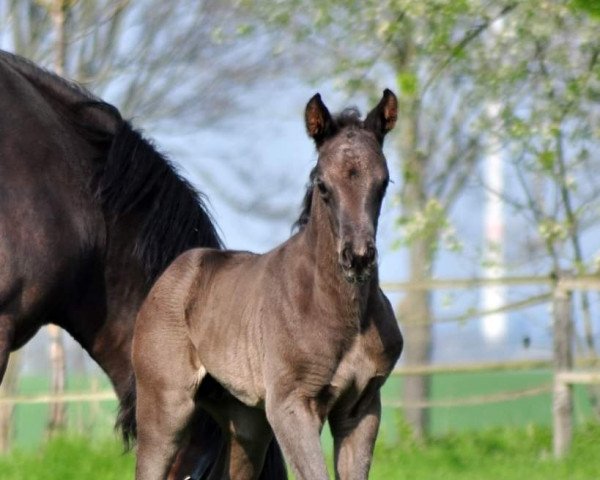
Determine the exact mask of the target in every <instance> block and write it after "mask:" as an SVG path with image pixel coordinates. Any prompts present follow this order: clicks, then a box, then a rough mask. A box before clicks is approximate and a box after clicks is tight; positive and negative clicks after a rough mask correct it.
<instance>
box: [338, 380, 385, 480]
mask: <svg viewBox="0 0 600 480" xmlns="http://www.w3.org/2000/svg"><path fill="white" fill-rule="evenodd" d="M380 397H381V395H380V392H379V390H378V389H377V390H376V391H373V390H371V391H369V390H367V392H366V395H365V396H363V398H362V399H361V400H360V402H359V403H358V405H355V406H353V407H352V409H350V410H348V409H345V408H342V409H340V410H339V411H333V412H331V414H330V415H329V425H330V426H331V433H332V435H333V442H334V463H335V478H336V479H338V480H366V479H367V478H368V476H369V469H370V467H371V459H372V458H373V448H374V447H375V439H376V438H377V431H378V430H379V420H380V418H381V398H380Z"/></svg>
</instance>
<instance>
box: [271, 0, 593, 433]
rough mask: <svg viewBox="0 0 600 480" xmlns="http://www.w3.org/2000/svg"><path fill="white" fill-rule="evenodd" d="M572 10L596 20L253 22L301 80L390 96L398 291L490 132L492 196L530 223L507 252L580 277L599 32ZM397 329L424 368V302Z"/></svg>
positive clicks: (306, 14)
mask: <svg viewBox="0 0 600 480" xmlns="http://www.w3.org/2000/svg"><path fill="white" fill-rule="evenodd" d="M573 5H575V6H579V7H580V8H582V9H584V10H585V11H586V12H590V15H593V14H596V15H597V11H598V10H597V7H596V6H594V5H595V4H594V3H593V2H584V1H583V0H582V1H575V2H574V3H573V4H571V3H568V2H561V1H558V0H556V1H552V2H537V1H536V2H517V1H506V2H501V3H493V2H492V3H490V2H481V1H476V0H463V1H458V2H456V1H453V2H450V1H435V0H431V1H422V2H411V1H403V0H389V1H377V2H375V1H367V2H364V1H362V2H353V1H351V2H346V1H345V2H342V1H328V2H322V1H311V0H292V1H288V2H280V3H278V4H277V7H273V6H270V7H269V9H268V10H265V11H262V12H261V13H262V15H263V18H265V19H266V20H267V22H269V23H270V24H273V25H277V26H285V27H286V28H290V29H291V30H292V31H293V33H294V35H293V37H292V38H293V40H291V42H290V44H288V45H286V47H287V48H289V49H293V50H294V51H296V52H298V51H305V52H308V55H307V56H306V58H305V62H304V64H303V67H304V68H305V70H309V71H310V74H311V75H312V76H313V77H318V78H324V77H325V78H327V77H331V76H335V78H336V79H340V80H341V83H342V84H343V87H344V88H345V89H347V90H348V91H350V92H356V91H359V90H360V91H369V92H370V93H376V92H377V90H378V89H379V88H381V87H382V86H384V85H383V81H382V80H383V79H385V81H386V82H388V84H389V82H390V81H392V82H394V83H395V85H396V89H397V91H398V93H399V99H400V109H399V118H398V129H397V131H398V134H397V136H398V152H399V158H400V165H399V166H400V170H401V172H402V176H403V178H402V185H401V186H400V192H399V205H400V207H401V213H400V214H399V221H398V223H399V226H400V227H401V230H400V232H401V237H402V238H401V241H400V242H399V244H400V245H404V246H406V248H407V249H408V252H409V266H408V268H409V272H408V279H409V281H414V282H421V281H423V280H427V279H428V278H430V277H431V275H432V271H433V266H434V263H435V260H436V258H437V255H438V252H439V247H440V241H441V240H442V238H443V233H444V231H445V229H446V227H447V226H448V225H449V223H448V217H449V215H450V214H451V210H452V207H453V205H454V204H455V202H456V199H457V198H458V197H459V196H460V194H461V192H462V189H463V187H464V185H465V183H466V181H467V179H468V178H470V177H471V178H474V174H476V173H477V170H476V163H477V160H478V159H479V158H480V157H481V155H482V146H483V144H484V143H485V138H486V135H488V134H489V133H490V131H491V130H492V129H494V130H495V131H494V132H493V134H494V135H495V136H496V137H497V138H500V139H501V140H502V141H503V148H504V150H505V153H506V154H507V155H508V156H509V159H508V164H509V167H510V168H509V172H508V173H507V175H509V176H510V180H511V186H512V187H513V188H512V190H511V194H510V195H504V194H503V193H502V192H497V193H498V194H499V195H503V199H504V201H505V202H506V204H507V205H509V206H510V207H512V208H513V209H514V210H515V211H517V212H518V213H520V214H522V216H523V217H524V218H526V219H527V220H528V221H529V223H528V224H526V229H525V231H526V232H527V234H526V235H523V234H521V237H522V238H523V239H524V240H526V241H524V242H523V245H522V246H521V247H520V249H519V251H520V252H528V250H527V248H529V247H530V246H531V245H532V244H535V245H537V246H541V247H542V251H541V252H540V249H539V248H536V249H535V250H536V252H537V258H540V259H541V264H543V265H544V268H546V269H547V270H551V269H552V270H554V271H558V270H559V269H561V268H564V267H565V266H570V267H571V268H573V269H575V270H576V271H577V272H579V273H584V272H588V271H590V270H591V267H592V260H593V259H592V256H591V255H590V254H589V248H588V252H587V253H586V249H585V248H584V242H583V240H584V236H585V232H586V231H587V230H589V228H590V226H592V225H598V221H599V220H600V219H599V218H597V217H598V213H597V212H598V208H597V202H598V200H597V199H598V198H600V197H599V196H598V188H599V187H598V182H595V181H591V179H590V175H589V172H591V171H593V169H595V168H597V166H596V165H595V162H597V160H598V159H597V158H596V157H595V156H594V155H593V154H592V152H593V151H594V149H595V148H597V146H596V145H595V143H596V140H597V134H596V133H595V132H594V131H593V127H592V125H594V124H596V123H597V108H596V103H597V99H598V98H599V97H598V92H599V90H598V81H599V78H600V77H599V75H598V67H597V63H598V45H597V44H598V40H597V38H598V36H597V34H595V33H594V32H596V31H597V24H594V21H593V20H591V19H590V18H589V16H588V15H586V14H584V13H577V12H576V11H575V10H574V8H573ZM498 22H503V25H504V26H503V28H502V29H500V32H496V33H494V32H492V31H491V30H492V29H491V28H490V27H492V26H493V25H497V24H498ZM288 41H290V40H289V39H288ZM292 42H293V44H291V43H292ZM317 51H318V52H319V55H315V54H314V52H317ZM306 65H309V66H310V68H308V69H307V68H306ZM391 79H393V80H391ZM489 102H494V103H496V104H500V105H501V107H502V108H501V111H500V115H501V117H500V120H501V121H500V122H498V119H497V118H491V117H490V111H489V109H486V108H484V106H485V105H486V104H489ZM516 186H518V187H520V188H514V187H516ZM481 188H488V187H487V186H486V185H481ZM520 227H522V224H520ZM517 238H518V237H517ZM512 243H513V244H514V243H516V242H514V241H513V242H512ZM512 254H514V249H513V252H512ZM535 258H536V255H531V252H530V251H529V252H528V257H527V259H526V261H525V262H524V264H525V267H524V269H530V270H531V269H534V268H536V266H535V265H534V263H533V261H532V259H535ZM538 267H539V264H538ZM586 298H587V297H586V295H582V296H581V311H582V313H583V318H584V339H585V340H584V344H585V345H586V350H587V351H588V352H590V353H591V352H594V351H595V345H594V341H593V337H594V331H593V328H592V323H591V319H590V317H591V315H590V302H589V300H587V299H586ZM398 316H399V319H400V321H401V322H402V323H403V331H404V334H405V336H406V342H405V352H404V355H403V358H404V360H405V361H406V363H407V364H409V365H410V364H422V363H426V362H428V361H429V358H430V349H431V333H432V329H431V323H432V320H433V319H432V312H431V298H430V294H429V293H428V292H427V291H410V292H407V294H406V296H405V298H404V300H403V301H402V302H401V304H400V306H399V309H398ZM428 390H429V380H428V379H427V378H426V377H419V376H414V377H413V376H411V377H408V378H407V379H406V383H405V392H404V400H405V402H406V403H407V404H409V405H410V404H420V403H422V401H423V400H425V399H426V398H427V396H428ZM406 414H407V419H408V421H409V423H410V424H411V425H412V426H413V428H414V430H415V433H416V435H417V437H422V436H423V434H424V432H425V429H426V425H427V412H426V411H425V410H424V409H421V408H407V410H406Z"/></svg>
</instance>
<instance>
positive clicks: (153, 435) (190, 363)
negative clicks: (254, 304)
mask: <svg viewBox="0 0 600 480" xmlns="http://www.w3.org/2000/svg"><path fill="white" fill-rule="evenodd" d="M178 330H179V329H175V330H169V331H168V332H154V333H153V332H144V333H143V334H139V335H138V333H137V332H136V337H135V343H134V351H133V363H134V369H135V375H136V389H137V403H136V420H137V428H138V449H137V465H136V479H137V480H164V479H165V478H166V476H167V473H168V471H169V468H170V466H171V464H172V462H173V459H174V457H175V454H176V453H177V450H178V448H179V446H180V443H181V440H182V436H183V434H184V432H185V429H186V427H187V425H188V423H189V422H190V420H191V418H192V416H193V413H194V410H195V403H194V394H195V392H196V390H197V388H198V385H199V384H200V382H201V381H202V378H203V377H204V375H205V374H206V370H205V369H204V367H202V365H201V364H200V362H199V361H198V357H197V354H196V351H195V348H194V346H193V345H192V343H191V341H190V340H189V337H188V336H187V332H186V333H184V332H182V331H178ZM176 331H177V333H178V334H183V335H177V333H176ZM157 333H158V334H157Z"/></svg>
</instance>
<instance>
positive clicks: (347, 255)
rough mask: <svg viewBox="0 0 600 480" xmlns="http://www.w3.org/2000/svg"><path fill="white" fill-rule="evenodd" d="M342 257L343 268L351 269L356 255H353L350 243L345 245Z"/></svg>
mask: <svg viewBox="0 0 600 480" xmlns="http://www.w3.org/2000/svg"><path fill="white" fill-rule="evenodd" d="M340 256H341V260H342V266H343V267H344V268H351V267H352V261H353V258H354V255H353V254H352V246H351V245H350V243H345V244H344V247H343V248H342V253H341V255H340Z"/></svg>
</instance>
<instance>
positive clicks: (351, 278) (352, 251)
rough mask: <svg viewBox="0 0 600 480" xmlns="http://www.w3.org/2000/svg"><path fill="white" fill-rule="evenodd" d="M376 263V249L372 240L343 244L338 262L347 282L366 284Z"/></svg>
mask: <svg viewBox="0 0 600 480" xmlns="http://www.w3.org/2000/svg"><path fill="white" fill-rule="evenodd" d="M376 261H377V248H376V247H375V242H374V241H373V240H372V239H367V240H362V241H360V240H358V241H354V242H352V241H345V242H343V244H342V248H341V249H340V253H339V262H340V266H341V267H342V271H343V272H344V278H345V279H346V280H347V281H348V282H350V283H364V282H366V281H367V280H368V279H369V278H370V277H371V273H372V272H373V269H374V267H375V263H376Z"/></svg>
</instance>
